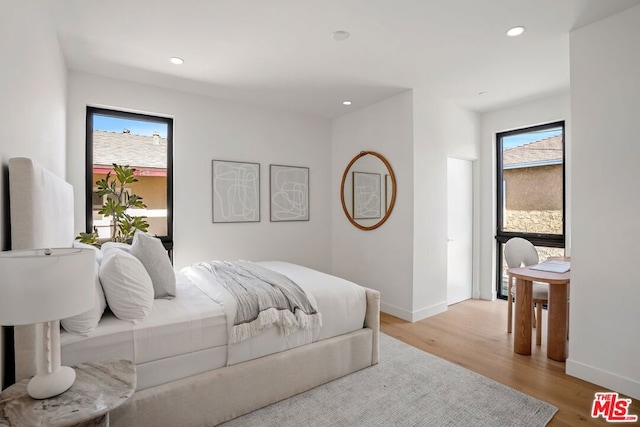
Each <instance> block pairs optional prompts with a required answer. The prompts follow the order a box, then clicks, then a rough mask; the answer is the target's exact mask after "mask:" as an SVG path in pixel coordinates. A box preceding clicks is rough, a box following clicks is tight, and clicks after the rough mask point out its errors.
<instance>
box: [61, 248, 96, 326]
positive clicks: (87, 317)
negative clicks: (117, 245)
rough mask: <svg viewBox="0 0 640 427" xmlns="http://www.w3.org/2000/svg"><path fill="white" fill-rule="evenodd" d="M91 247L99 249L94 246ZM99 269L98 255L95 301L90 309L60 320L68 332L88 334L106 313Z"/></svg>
mask: <svg viewBox="0 0 640 427" xmlns="http://www.w3.org/2000/svg"><path fill="white" fill-rule="evenodd" d="M77 243H79V242H77ZM81 245H84V243H81ZM85 246H90V245H85ZM74 247H78V246H76V244H75V243H74ZM83 247H84V246H83ZM91 247H92V248H94V249H97V248H95V247H93V246H91ZM98 252H100V251H98ZM99 271H100V265H99V264H98V261H97V255H96V280H95V287H96V292H95V303H94V305H93V308H92V309H91V310H89V311H86V312H84V313H81V314H78V315H75V316H72V317H67V318H66V319H62V320H60V324H61V325H62V327H63V328H64V329H65V330H66V331H67V332H70V333H72V334H76V335H84V336H87V335H89V334H90V333H91V332H93V330H94V329H95V328H96V327H97V326H98V323H99V322H100V319H101V318H102V313H104V309H105V308H107V302H106V301H105V298H104V292H103V291H102V286H101V285H100V278H99V277H98V274H99Z"/></svg>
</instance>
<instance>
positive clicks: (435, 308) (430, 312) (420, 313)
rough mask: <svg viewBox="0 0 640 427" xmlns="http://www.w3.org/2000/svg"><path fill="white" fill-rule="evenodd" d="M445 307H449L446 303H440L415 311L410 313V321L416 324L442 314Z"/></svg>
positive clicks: (445, 309)
mask: <svg viewBox="0 0 640 427" xmlns="http://www.w3.org/2000/svg"><path fill="white" fill-rule="evenodd" d="M447 307H449V305H448V304H447V302H446V301H442V302H440V303H438V304H434V305H431V306H429V307H425V308H421V309H420V310H415V311H414V312H413V313H412V316H411V321H412V322H417V321H418V320H422V319H426V318H427V317H431V316H435V315H436V314H440V313H444V312H445V311H447Z"/></svg>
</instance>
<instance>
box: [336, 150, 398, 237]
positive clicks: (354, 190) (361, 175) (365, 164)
mask: <svg viewBox="0 0 640 427" xmlns="http://www.w3.org/2000/svg"><path fill="white" fill-rule="evenodd" d="M340 196H341V199H342V208H343V210H344V213H345V215H346V217H347V219H348V220H349V221H350V222H351V223H352V224H353V225H354V226H355V227H357V228H359V229H361V230H373V229H375V228H378V227H380V226H381V225H382V224H383V223H384V222H385V221H386V220H387V218H388V217H389V215H390V214H391V211H392V210H393V205H394V204H395V197H396V179H395V175H394V173H393V169H392V168H391V165H390V164H389V162H388V161H387V159H386V158H384V156H382V155H381V154H379V153H376V152H374V151H362V152H360V153H359V154H358V155H356V156H355V157H354V158H353V159H352V160H351V162H350V163H349V164H348V165H347V167H346V168H345V171H344V174H343V176H342V184H341V194H340Z"/></svg>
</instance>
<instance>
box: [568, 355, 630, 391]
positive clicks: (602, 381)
mask: <svg viewBox="0 0 640 427" xmlns="http://www.w3.org/2000/svg"><path fill="white" fill-rule="evenodd" d="M565 372H566V373H567V375H571V376H572V377H577V378H580V379H582V380H585V381H589V382H591V383H594V384H599V385H601V386H603V387H606V388H609V389H611V390H613V391H617V392H618V393H621V394H625V395H627V396H629V397H632V398H634V399H640V382H638V381H636V380H633V379H631V378H625V377H621V376H620V375H617V374H614V373H612V372H608V371H605V370H602V369H598V368H596V367H594V366H589V365H587V364H584V363H580V362H577V361H575V360H572V359H571V358H569V359H567V362H566V371H565ZM603 391H604V390H603Z"/></svg>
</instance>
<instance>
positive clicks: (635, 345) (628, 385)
mask: <svg viewBox="0 0 640 427" xmlns="http://www.w3.org/2000/svg"><path fill="white" fill-rule="evenodd" d="M639 24H640V6H636V7H635V8H632V9H629V10H628V11H626V12H623V13H621V14H619V15H615V16H613V17H611V18H608V19H606V20H603V21H600V22H597V23H595V24H592V25H589V26H587V27H583V28H581V29H579V30H577V31H574V32H572V33H571V42H570V43H571V45H570V46H571V116H572V118H571V120H572V129H573V138H574V140H575V141H576V143H575V144H574V146H573V176H572V179H573V207H574V209H573V212H574V213H573V230H574V233H573V247H572V263H571V276H572V277H571V313H570V324H571V339H570V340H569V359H568V360H567V373H568V374H570V375H574V376H577V377H579V378H582V379H584V380H587V381H590V382H593V383H596V384H599V385H601V386H603V387H607V388H611V389H613V390H616V391H618V392H621V393H624V394H627V395H629V396H631V397H634V398H636V399H640V329H639V327H640V308H639V304H640V283H639V282H638V273H637V266H638V262H639V260H640V246H639V245H638V242H639V241H640V216H639V215H638V213H639V212H640V191H639V189H640V168H639V167H638V159H640V144H638V141H639V136H640V120H639V115H640V81H639V80H638V76H640V51H639V50H638V48H637V41H638V40H640V25H639Z"/></svg>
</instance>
